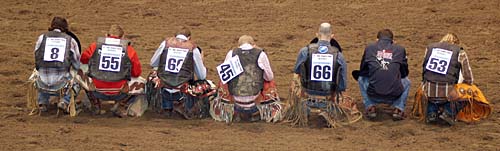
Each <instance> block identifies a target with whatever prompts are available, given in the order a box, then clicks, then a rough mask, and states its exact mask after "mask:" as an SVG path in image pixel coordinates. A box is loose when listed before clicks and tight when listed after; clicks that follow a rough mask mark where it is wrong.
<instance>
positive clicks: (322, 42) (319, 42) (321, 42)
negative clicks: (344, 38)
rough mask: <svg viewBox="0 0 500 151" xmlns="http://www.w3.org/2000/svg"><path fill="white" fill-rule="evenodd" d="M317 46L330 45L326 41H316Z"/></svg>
mask: <svg viewBox="0 0 500 151" xmlns="http://www.w3.org/2000/svg"><path fill="white" fill-rule="evenodd" d="M318 45H321V46H329V45H330V42H329V41H326V40H319V41H318Z"/></svg>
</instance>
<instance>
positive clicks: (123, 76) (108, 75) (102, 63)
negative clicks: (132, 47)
mask: <svg viewBox="0 0 500 151" xmlns="http://www.w3.org/2000/svg"><path fill="white" fill-rule="evenodd" d="M103 45H106V46H115V47H121V48H122V52H121V55H122V57H121V63H120V64H118V62H117V60H114V58H109V57H102V58H101V55H102V54H101V51H102V47H103ZM128 45H129V41H127V40H122V39H120V44H109V43H106V38H104V37H99V38H97V46H96V49H95V51H94V53H93V54H92V57H90V60H89V76H90V77H92V78H95V79H98V80H102V81H108V82H116V81H120V80H130V71H131V69H132V63H131V61H130V58H129V56H128V52H127V47H128ZM118 65H119V66H120V67H119V71H116V72H115V71H106V70H100V69H99V67H102V68H118V67H117V66H118Z"/></svg>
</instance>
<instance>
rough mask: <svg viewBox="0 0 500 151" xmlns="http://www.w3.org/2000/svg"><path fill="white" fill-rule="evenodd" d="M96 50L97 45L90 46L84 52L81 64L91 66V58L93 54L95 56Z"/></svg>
mask: <svg viewBox="0 0 500 151" xmlns="http://www.w3.org/2000/svg"><path fill="white" fill-rule="evenodd" d="M95 48H96V43H95V42H94V43H92V44H90V46H89V47H88V48H87V49H85V51H83V53H82V56H81V58H80V62H81V63H82V64H89V60H90V57H92V54H94V51H95Z"/></svg>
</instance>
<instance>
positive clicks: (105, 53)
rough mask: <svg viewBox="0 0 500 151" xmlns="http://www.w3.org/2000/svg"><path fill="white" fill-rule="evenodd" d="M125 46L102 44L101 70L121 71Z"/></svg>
mask: <svg viewBox="0 0 500 151" xmlns="http://www.w3.org/2000/svg"><path fill="white" fill-rule="evenodd" d="M122 51H123V48H122V47H118V46H110V45H102V48H101V58H99V70H102V71H111V72H120V66H121V64H122V53H123V52H122Z"/></svg>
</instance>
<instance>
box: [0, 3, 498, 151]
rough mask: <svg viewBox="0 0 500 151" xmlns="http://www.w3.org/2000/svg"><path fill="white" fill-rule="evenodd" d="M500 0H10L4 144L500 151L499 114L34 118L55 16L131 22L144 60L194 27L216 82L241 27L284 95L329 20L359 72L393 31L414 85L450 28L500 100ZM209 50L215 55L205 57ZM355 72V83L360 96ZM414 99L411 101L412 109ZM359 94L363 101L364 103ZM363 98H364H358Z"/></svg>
mask: <svg viewBox="0 0 500 151" xmlns="http://www.w3.org/2000/svg"><path fill="white" fill-rule="evenodd" d="M498 8H500V1H479V0H454V1H450V0H420V1H410V0H397V1H392V0H377V1H369V0H349V1H347V0H346V1H329V0H312V1H310V2H305V1H295V0H248V1H230V0H210V1H207V0H189V1H180V0H172V1H169V0H135V1H111V0H103V1H97V0H67V1H47V0H40V1H28V0H3V1H2V5H1V6H0V27H2V28H0V32H1V35H2V36H0V41H1V42H0V50H1V51H0V52H1V54H2V55H1V56H0V63H1V65H0V75H1V76H0V80H1V81H4V86H3V87H2V88H0V89H1V90H0V92H1V94H0V95H1V96H3V97H1V98H0V146H1V147H0V150H409V149H416V150H455V149H460V150H462V149H463V150H500V145H499V143H498V142H499V141H500V114H499V113H500V112H498V110H495V111H494V114H493V115H492V116H491V117H490V118H489V119H487V120H484V121H481V122H479V123H475V124H463V123H461V124H458V125H456V126H454V127H440V126H432V125H425V124H422V123H419V122H417V121H415V120H411V119H407V120H404V121H400V122H393V121H392V120H390V118H386V119H383V120H380V121H377V122H369V121H366V120H362V121H360V122H358V123H355V124H353V125H351V126H345V127H341V128H336V129H317V128H293V127H290V126H288V125H286V124H266V123H235V124H232V125H226V124H224V123H218V122H214V121H212V120H208V119H207V120H192V121H185V120H174V119H164V118H160V117H158V116H156V115H153V114H148V115H147V116H146V117H143V118H140V119H133V118H129V119H118V118H113V117H110V116H107V115H105V116H102V117H91V116H90V115H87V114H84V115H82V116H79V117H77V118H69V117H62V118H55V117H54V116H47V117H36V116H28V115H27V113H28V111H27V109H26V107H25V95H26V93H25V92H26V90H27V89H26V85H25V81H26V79H27V78H28V76H29V74H30V73H31V70H32V68H33V66H34V61H33V60H34V59H33V47H34V43H35V40H36V38H37V36H38V35H39V34H41V33H42V32H44V31H46V29H47V27H48V25H49V22H50V19H51V18H52V17H53V16H55V15H60V16H64V17H67V18H68V20H69V22H70V23H71V25H70V26H71V30H73V31H74V32H75V33H76V34H77V35H78V36H79V38H80V40H81V41H82V45H83V47H84V48H86V47H87V46H88V45H89V44H90V43H91V42H92V41H95V39H96V37H98V36H102V35H104V34H105V32H106V30H107V29H108V27H109V25H110V24H113V23H117V24H121V25H123V27H124V28H125V30H126V32H127V34H128V35H129V38H130V39H131V40H132V41H133V42H134V47H135V48H136V49H137V50H138V54H139V57H140V60H141V61H142V65H143V67H144V68H143V70H144V72H143V76H145V75H146V74H147V73H148V72H149V71H150V69H149V65H148V64H149V59H150V57H151V56H152V54H153V52H154V50H155V49H156V48H157V47H158V45H159V43H160V42H161V41H162V39H163V38H164V37H165V36H167V35H172V34H173V33H174V29H175V27H177V26H179V25H187V26H189V27H191V28H192V29H193V39H194V40H196V41H197V43H198V44H199V45H200V46H201V47H202V48H203V50H204V52H205V58H206V59H205V60H206V62H205V65H206V66H207V67H208V69H209V76H208V78H209V79H216V78H217V77H216V74H215V66H216V65H217V64H219V63H221V62H222V60H223V58H224V55H225V53H226V52H227V51H228V49H230V48H232V47H234V46H235V45H236V39H237V37H238V36H240V35H242V34H249V35H253V36H255V37H256V39H257V40H258V41H257V43H258V44H259V45H260V46H261V47H263V48H265V49H266V50H267V52H268V55H269V57H270V60H271V63H272V67H273V69H274V72H275V76H276V81H277V84H278V87H279V89H280V91H279V92H280V93H281V96H282V97H284V99H286V97H287V95H288V85H289V82H290V77H291V73H292V68H293V65H294V63H295V59H296V55H297V52H298V50H299V49H300V48H301V47H303V46H305V45H306V44H307V42H308V41H309V40H310V39H311V38H313V37H314V32H315V31H316V28H317V26H318V25H319V24H320V23H321V22H330V23H332V25H333V27H334V31H335V34H336V37H337V39H338V41H339V42H340V44H341V45H342V47H343V48H344V54H345V56H346V59H347V61H348V64H349V71H352V70H354V69H357V68H358V66H359V61H360V58H361V56H360V55H361V53H362V50H363V48H364V46H365V45H366V44H367V43H368V42H371V41H373V40H374V39H375V34H376V32H377V31H378V30H379V29H382V28H390V29H392V30H393V31H394V33H395V35H396V36H395V40H396V41H397V42H398V43H399V44H401V45H403V46H405V47H406V48H407V52H408V57H409V64H410V68H411V69H410V71H411V73H410V79H411V80H412V82H413V83H412V84H413V85H412V90H411V93H412V94H413V93H414V92H415V89H416V87H417V86H418V85H419V80H420V79H421V62H422V59H423V56H422V55H423V53H424V48H425V46H426V45H427V44H428V43H431V42H435V41H438V40H439V38H440V37H441V36H442V35H444V34H445V33H446V32H455V33H457V34H458V35H459V37H460V38H461V40H462V42H463V44H464V47H465V49H466V50H467V52H468V54H469V59H470V61H471V63H472V67H473V72H474V77H475V83H476V84H477V85H479V87H480V88H481V89H482V90H483V91H484V93H485V95H486V96H487V98H488V99H489V100H490V101H491V102H492V103H493V105H494V106H495V108H496V109H498V108H499V107H500V105H499V104H498V102H499V98H500V95H499V93H497V92H499V90H500V88H499V84H500V81H499V79H500V71H499V70H498V65H499V58H500V53H499V51H498V50H497V49H498V48H500V9H498ZM207 58H208V59H207ZM355 82H356V81H354V79H352V78H350V79H349V90H348V92H349V93H350V94H351V95H352V96H353V97H355V98H356V99H357V100H360V95H359V89H358V86H357V83H355ZM412 99H413V97H410V98H409V103H408V106H409V107H408V109H409V108H410V107H411V102H412ZM359 103H360V102H359ZM360 107H361V104H360Z"/></svg>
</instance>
